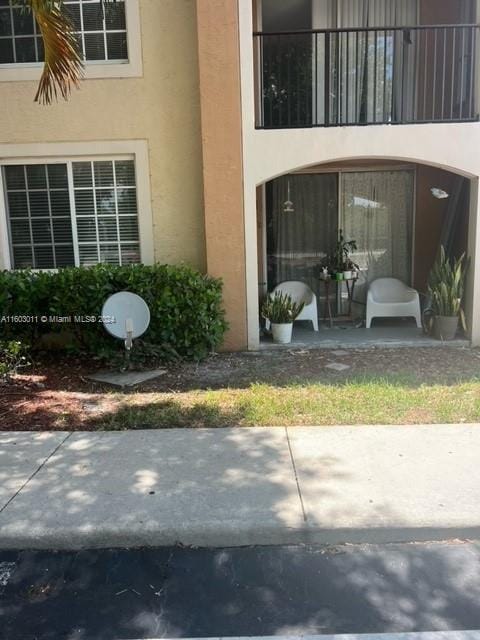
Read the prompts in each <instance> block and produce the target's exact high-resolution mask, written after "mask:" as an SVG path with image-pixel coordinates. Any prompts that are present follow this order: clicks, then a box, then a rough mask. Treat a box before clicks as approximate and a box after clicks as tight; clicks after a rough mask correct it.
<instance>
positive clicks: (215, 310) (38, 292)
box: [0, 265, 227, 359]
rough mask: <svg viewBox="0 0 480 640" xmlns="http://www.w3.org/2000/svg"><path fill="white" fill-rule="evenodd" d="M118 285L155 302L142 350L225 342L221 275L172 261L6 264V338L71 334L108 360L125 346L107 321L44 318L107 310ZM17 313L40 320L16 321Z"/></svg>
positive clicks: (2, 309)
mask: <svg viewBox="0 0 480 640" xmlns="http://www.w3.org/2000/svg"><path fill="white" fill-rule="evenodd" d="M118 291H132V292H134V293H137V294H138V295H140V296H141V297H142V298H144V299H145V301H146V302H147V304H148V306H149V307H150V313H151V323H150V327H149V329H148V331H147V332H146V333H145V334H144V336H143V337H142V340H141V341H137V346H136V350H137V352H140V351H143V352H149V351H150V352H151V353H152V354H154V355H161V356H163V357H165V356H166V355H167V354H169V355H178V356H180V357H184V358H188V359H200V358H203V357H205V356H206V355H207V354H208V353H209V352H210V351H212V350H214V349H216V348H217V347H218V346H219V345H220V344H221V342H222V339H223V335H224V333H225V330H226V326H227V325H226V322H225V318H224V311H223V309H222V284H221V282H220V281H219V280H216V279H214V278H210V277H208V276H204V275H202V274H200V273H199V272H197V271H195V270H193V269H191V268H189V267H185V266H180V267H174V266H168V265H155V266H144V265H133V266H128V267H116V266H111V265H98V266H95V267H89V268H68V269H60V270H59V271H58V272H32V271H28V270H27V271H2V272H0V339H2V338H4V339H19V340H22V341H23V342H26V343H27V344H28V345H30V346H32V347H33V348H38V347H39V345H40V346H41V347H45V345H46V344H49V341H48V340H49V339H51V338H52V337H53V338H55V337H58V338H61V337H62V336H63V338H65V336H67V337H68V339H67V341H66V346H67V348H68V349H70V350H72V351H74V352H77V353H90V354H93V355H96V356H98V357H100V358H106V359H108V358H110V357H112V356H113V355H114V354H115V353H121V351H122V350H123V345H122V343H121V341H119V340H115V339H114V338H112V337H111V336H109V335H108V334H107V332H106V331H105V328H104V327H103V325H102V324H101V323H78V322H72V323H69V324H61V323H43V322H41V318H42V316H47V317H49V318H50V317H52V316H58V317H71V318H73V317H74V316H100V315H101V310H102V306H103V304H104V302H105V300H106V299H107V298H108V297H109V296H110V295H111V294H113V293H116V292H118ZM12 316H16V317H19V318H24V317H33V318H34V319H35V318H37V321H35V320H34V321H32V322H30V323H26V322H18V321H17V322H13V321H11V317H12ZM54 342H55V341H54ZM58 343H60V344H62V342H61V341H60V340H59V341H58ZM57 346H58V345H57Z"/></svg>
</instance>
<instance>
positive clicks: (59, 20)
mask: <svg viewBox="0 0 480 640" xmlns="http://www.w3.org/2000/svg"><path fill="white" fill-rule="evenodd" d="M28 2H29V4H30V7H31V9H32V11H33V14H34V17H35V20H36V21H37V24H38V27H39V29H40V32H41V34H42V38H43V46H44V50H45V62H44V67H43V73H42V77H41V78H40V82H39V85H38V90H37V93H36V95H35V102H40V103H41V104H51V103H52V102H53V100H54V99H57V98H58V94H59V93H60V95H61V96H62V98H64V99H65V100H66V99H67V98H68V97H69V95H70V93H71V90H72V87H77V86H78V84H79V82H80V80H81V78H82V69H83V62H82V57H81V54H80V50H79V44H78V39H77V36H76V35H75V33H74V29H73V25H72V23H71V21H70V18H69V17H68V14H67V13H65V11H64V8H63V2H58V1H55V0H28Z"/></svg>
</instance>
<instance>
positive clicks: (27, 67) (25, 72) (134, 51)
mask: <svg viewBox="0 0 480 640" xmlns="http://www.w3.org/2000/svg"><path fill="white" fill-rule="evenodd" d="M139 2H140V0H125V19H126V23H127V47H128V60H126V61H125V62H118V60H114V61H111V62H109V61H108V60H100V61H98V60H90V61H88V60H87V61H85V63H84V79H85V80H89V79H95V78H140V77H142V75H143V63H142V43H141V26H140V4H139ZM42 70H43V62H22V63H12V64H0V82H25V81H28V80H35V81H37V82H38V81H39V80H40V76H41V75H42Z"/></svg>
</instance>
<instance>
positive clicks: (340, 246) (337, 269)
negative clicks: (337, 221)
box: [321, 229, 359, 280]
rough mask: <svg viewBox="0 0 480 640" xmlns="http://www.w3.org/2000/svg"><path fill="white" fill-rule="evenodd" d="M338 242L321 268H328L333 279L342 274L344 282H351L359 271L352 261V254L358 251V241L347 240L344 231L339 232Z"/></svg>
mask: <svg viewBox="0 0 480 640" xmlns="http://www.w3.org/2000/svg"><path fill="white" fill-rule="evenodd" d="M338 233H339V235H338V240H337V243H336V245H335V248H334V250H333V251H332V252H331V253H329V254H328V256H327V257H326V258H325V260H324V262H323V263H322V265H321V266H323V267H327V268H328V270H329V272H330V274H331V275H332V277H337V279H338V274H341V276H340V277H341V278H342V279H344V280H350V279H351V278H352V277H353V274H354V273H356V272H357V271H358V270H359V266H358V265H357V264H355V262H353V261H352V260H351V259H350V254H351V253H353V252H354V251H356V250H357V242H356V240H345V237H344V235H343V231H342V229H340V230H339V232H338Z"/></svg>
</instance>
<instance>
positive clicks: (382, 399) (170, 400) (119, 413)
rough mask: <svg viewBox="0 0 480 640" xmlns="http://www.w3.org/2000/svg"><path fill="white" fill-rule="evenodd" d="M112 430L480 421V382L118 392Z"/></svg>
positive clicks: (107, 418)
mask: <svg viewBox="0 0 480 640" xmlns="http://www.w3.org/2000/svg"><path fill="white" fill-rule="evenodd" d="M111 400H112V403H113V405H115V409H114V410H113V411H112V412H111V413H109V414H107V415H104V416H103V418H99V420H98V426H99V427H102V428H106V429H135V428H162V427H163V428H168V427H192V426H194V427H224V426H245V427H251V426H277V425H278V426H289V425H332V424H343V425H356V424H426V423H455V422H480V381H478V382H470V383H463V384H458V385H449V386H447V385H428V384H425V385H422V386H417V385H415V384H411V383H408V382H406V381H403V382H402V381H400V380H398V381H396V382H394V381H392V380H382V379H380V378H376V379H375V378H374V379H371V380H358V381H350V382H347V383H345V384H344V385H340V386H331V385H324V384H308V385H298V384H293V385H287V386H284V387H280V388H279V387H275V386H272V385H267V384H252V385H251V386H250V387H248V388H246V389H222V390H207V391H191V392H184V393H176V394H158V393H148V394H145V393H138V394H135V395H130V396H128V397H125V396H122V395H114V396H112V398H111Z"/></svg>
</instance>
